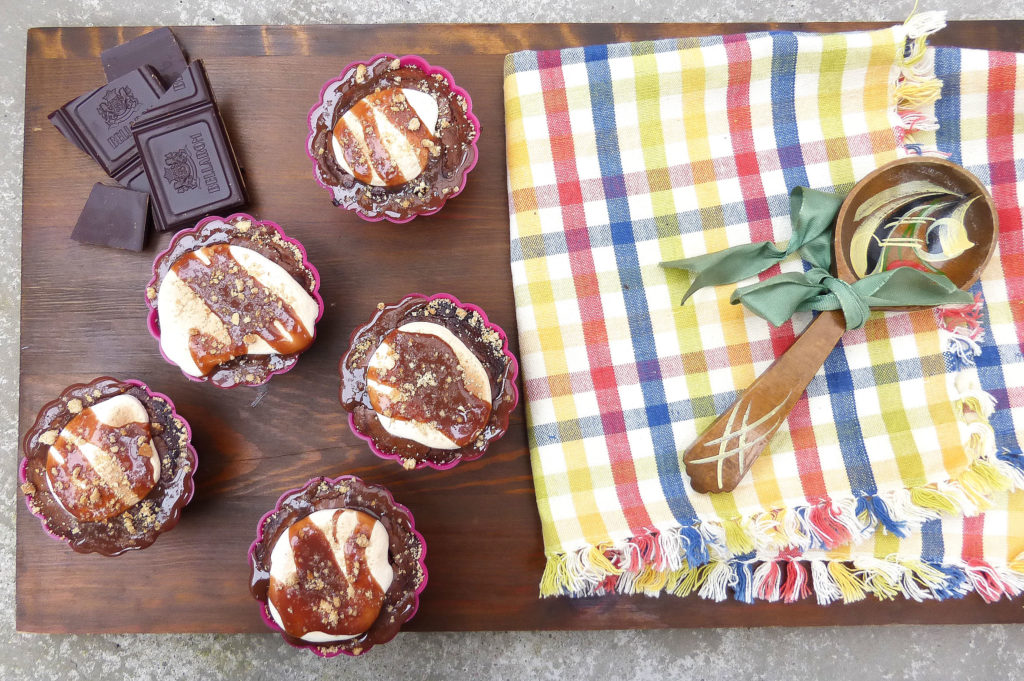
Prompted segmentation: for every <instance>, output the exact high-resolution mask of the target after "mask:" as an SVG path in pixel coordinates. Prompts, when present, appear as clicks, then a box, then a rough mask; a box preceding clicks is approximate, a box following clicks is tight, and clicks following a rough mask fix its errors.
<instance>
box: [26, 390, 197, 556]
mask: <svg viewBox="0 0 1024 681" xmlns="http://www.w3.org/2000/svg"><path fill="white" fill-rule="evenodd" d="M101 381H116V382H117V383H121V384H123V385H131V386H135V387H138V388H142V389H143V390H145V391H146V394H147V395H148V396H149V397H151V398H153V399H158V400H163V401H164V402H166V403H167V406H168V408H170V410H171V418H173V419H175V420H177V421H180V422H181V424H182V425H183V426H184V427H185V434H186V435H187V437H188V445H187V446H186V453H185V456H186V458H187V459H188V461H189V462H190V464H191V469H190V470H189V472H188V474H187V475H186V476H185V482H184V487H183V489H182V494H181V496H180V497H179V498H178V500H177V501H175V503H174V505H173V506H171V511H170V515H169V516H168V517H167V519H166V520H165V521H164V522H163V524H162V525H161V527H160V531H159V532H158V533H157V534H156V535H155V536H154V537H153V541H152V542H149V543H148V544H141V545H135V546H127V547H124V548H122V549H121V550H120V551H115V552H113V553H106V552H102V551H91V550H87V549H85V548H83V547H79V546H75V545H73V544H71V542H70V541H68V539H67V538H65V537H62V536H60V535H59V534H57V533H55V532H54V531H53V530H51V529H50V525H49V520H50V519H49V518H48V517H47V516H45V515H44V514H42V513H36V512H35V511H34V510H33V509H32V498H33V496H34V495H32V494H25V504H26V505H27V506H28V511H29V513H31V514H32V515H34V516H35V517H36V518H38V519H39V523H40V524H41V525H42V526H43V530H45V531H46V534H47V535H49V537H50V538H51V539H54V540H56V541H59V542H61V543H63V544H67V545H68V546H69V547H70V548H71V549H72V550H74V551H77V552H78V553H99V554H100V555H102V556H108V557H113V556H119V555H121V554H123V553H127V552H128V551H137V550H142V549H144V548H147V547H149V546H152V545H153V543H154V542H156V540H157V539H158V538H159V537H160V535H162V534H163V533H165V532H169V531H171V530H173V529H174V528H175V526H177V524H178V521H179V520H180V519H181V509H183V508H185V506H187V505H188V503H189V502H190V501H192V497H193V495H194V494H195V480H194V476H195V472H196V468H197V467H198V466H199V454H198V453H197V452H196V449H195V447H193V446H192V427H191V426H190V425H189V423H188V421H186V420H185V418H184V417H182V416H181V415H180V414H178V411H177V410H176V409H175V407H174V402H172V401H171V398H169V397H168V396H167V395H164V394H163V393H158V392H154V391H153V390H151V389H150V387H149V386H148V385H146V384H145V383H143V382H142V381H139V380H136V379H129V380H127V381H122V380H120V379H117V378H114V377H112V376H100V377H98V378H94V379H93V380H91V381H89V382H88V383H75V384H73V385H69V386H68V387H67V388H65V389H64V390H63V391H61V394H60V395H58V396H57V399H54V400H50V401H49V402H47V403H46V404H44V405H43V406H42V408H41V409H40V410H39V414H38V415H37V416H36V420H35V422H34V423H33V424H32V427H31V428H29V429H28V431H27V432H26V433H25V437H24V438H23V439H22V451H23V454H24V450H25V449H27V448H28V441H29V440H30V439H31V437H32V435H33V434H34V433H36V432H37V431H39V430H43V429H44V428H48V427H49V426H43V424H42V418H43V414H45V413H46V412H47V411H49V410H50V409H51V408H53V407H55V406H57V405H58V404H59V403H60V402H61V401H62V400H63V398H64V397H65V396H66V395H67V394H68V393H70V392H72V391H74V390H77V389H79V388H87V387H88V386H91V385H94V384H96V383H99V382H101ZM26 482H28V457H27V456H24V455H23V456H22V458H21V465H20V466H19V467H18V484H19V485H24V484H25V483H26Z"/></svg>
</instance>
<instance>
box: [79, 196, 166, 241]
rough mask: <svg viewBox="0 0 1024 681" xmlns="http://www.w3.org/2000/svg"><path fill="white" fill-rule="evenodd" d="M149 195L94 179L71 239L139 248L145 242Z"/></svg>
mask: <svg viewBox="0 0 1024 681" xmlns="http://www.w3.org/2000/svg"><path fill="white" fill-rule="evenodd" d="M148 214H149V195H148V194H146V193H144V192H136V191H132V190H131V189H124V188H122V187H110V186H107V185H105V184H100V183H99V182H97V183H96V184H95V185H93V188H92V192H90V193H89V200H88V201H86V202H85V208H83V209H82V212H81V214H80V215H79V216H78V222H77V223H76V224H75V229H74V231H72V232H71V238H72V239H74V240H75V241H80V242H81V243H84V244H95V245H97V246H107V247H109V248H124V249H126V250H129V251H141V250H142V247H143V245H145V242H146V217H147V215H148Z"/></svg>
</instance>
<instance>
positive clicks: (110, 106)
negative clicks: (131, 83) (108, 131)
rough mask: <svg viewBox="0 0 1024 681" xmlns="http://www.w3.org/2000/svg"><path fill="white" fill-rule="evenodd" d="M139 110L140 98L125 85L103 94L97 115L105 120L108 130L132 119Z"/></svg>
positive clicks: (97, 108)
mask: <svg viewBox="0 0 1024 681" xmlns="http://www.w3.org/2000/svg"><path fill="white" fill-rule="evenodd" d="M137 108H139V99H138V97H136V96H135V93H133V92H132V89H131V88H130V87H128V86H127V85H125V86H124V87H115V88H111V89H110V90H107V91H106V92H105V93H103V99H102V101H100V103H99V106H97V107H96V113H98V114H99V115H100V116H101V117H102V118H103V120H104V121H105V122H106V124H107V127H108V128H112V127H114V126H115V125H117V124H118V123H124V122H125V121H126V120H128V119H129V118H131V115H132V114H133V113H135V110H136V109H137Z"/></svg>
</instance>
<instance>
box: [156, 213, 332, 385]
mask: <svg viewBox="0 0 1024 681" xmlns="http://www.w3.org/2000/svg"><path fill="white" fill-rule="evenodd" d="M236 218H240V219H243V220H249V221H251V222H252V223H253V224H254V225H261V226H265V227H270V228H272V229H273V230H274V231H276V232H277V233H278V234H279V235H280V236H281V238H282V239H283V240H285V241H287V242H288V243H290V244H292V245H293V246H295V247H296V248H298V249H299V253H301V254H302V266H303V267H304V268H305V269H306V270H308V271H309V272H310V274H312V275H313V290H312V291H310V295H312V296H313V299H314V300H316V304H317V310H318V311H317V315H316V321H314V322H313V334H312V335H313V340H312V341H311V342H310V344H309V347H313V343H315V342H316V325H317V324H318V323H319V322H320V319H321V318H323V316H324V300H323V298H321V297H320V272H319V270H317V268H316V267H314V266H313V265H312V263H310V262H309V257H308V256H307V254H306V248H305V247H304V246H303V245H302V244H301V243H300V242H299V241H297V240H296V239H293V238H291V237H290V236H288V235H287V234H285V233H284V230H283V229H281V226H280V225H278V224H277V223H276V222H272V221H270V220H257V219H256V218H254V217H253V216H251V215H249V214H248V213H232V214H231V215H229V216H228V217H226V218H222V217H217V216H215V215H211V216H210V217H207V218H203V219H202V220H200V221H199V223H198V224H197V225H196V226H195V227H192V228H189V229H183V230H181V231H180V232H178V233H177V234H175V235H174V238H173V239H171V243H170V244H168V245H167V248H165V249H164V250H163V251H161V252H160V254H159V255H157V256H156V258H155V259H154V260H153V278H152V279H150V280H149V283H148V284H147V285H146V289H147V290H149V289H150V288H154V287H158V286H159V284H160V282H159V279H160V272H159V267H160V261H161V260H163V258H164V257H165V256H166V255H167V254H168V253H170V252H171V251H173V250H174V247H175V246H176V245H177V244H178V241H180V240H181V239H182V238H184V237H185V236H187V235H196V234H198V233H199V232H200V231H201V230H202V229H203V227H205V226H206V225H208V224H209V223H211V222H223V223H228V222H230V221H231V220H234V219H236ZM144 297H145V298H146V307H148V308H149V317H148V318H147V325H148V327H149V333H150V335H152V336H153V338H155V339H156V346H157V349H158V350H159V351H160V356H161V357H163V358H164V361H165V362H167V363H168V364H170V365H172V366H178V365H177V364H175V363H174V362H172V361H171V359H170V358H169V357H168V356H167V355H166V354H165V353H164V350H163V346H161V345H160V316H159V314H158V312H157V309H156V307H155V303H156V301H155V300H150V299H149V296H144ZM306 349H307V350H308V349H309V348H306ZM303 352H305V350H303ZM299 354H300V355H301V354H302V353H299ZM296 364H298V357H296V358H295V361H294V362H292V363H291V364H289V365H288V366H286V367H283V368H281V369H275V370H274V371H271V372H270V373H269V374H267V377H266V378H265V379H264V380H262V381H259V382H255V383H245V382H239V383H235V384H234V385H229V386H223V385H218V384H216V383H213V382H212V381H210V379H209V378H207V377H206V376H192V375H191V374H186V373H185V372H184V371H182V372H181V375H182V376H184V377H185V378H187V379H188V380H190V381H192V382H194V383H213V385H215V386H217V387H218V388H222V389H229V388H237V387H240V386H246V387H255V386H259V385H263V384H264V383H266V382H267V381H269V380H270V379H271V378H273V377H274V376H277V375H278V374H285V373H288V372H289V371H291V370H292V369H294V368H295V365H296Z"/></svg>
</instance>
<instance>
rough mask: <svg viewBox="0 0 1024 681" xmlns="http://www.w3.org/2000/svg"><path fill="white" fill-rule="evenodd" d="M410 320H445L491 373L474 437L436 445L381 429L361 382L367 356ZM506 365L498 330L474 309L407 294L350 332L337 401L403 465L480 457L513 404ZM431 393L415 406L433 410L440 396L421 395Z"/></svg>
mask: <svg viewBox="0 0 1024 681" xmlns="http://www.w3.org/2000/svg"><path fill="white" fill-rule="evenodd" d="M409 322H432V323H435V324H440V325H442V326H444V327H445V328H446V329H448V330H449V331H451V332H452V333H453V334H454V335H455V336H456V337H457V338H458V339H459V340H461V341H462V342H463V343H465V345H466V347H467V348H469V350H470V352H472V353H473V354H474V355H476V357H477V359H479V360H480V363H481V364H482V365H483V368H484V371H485V372H486V373H487V376H488V378H489V379H490V384H491V408H490V414H489V416H488V418H487V420H486V424H485V425H484V426H483V428H482V429H481V430H479V431H478V433H477V435H476V437H474V438H473V439H472V440H471V441H470V442H468V443H467V444H465V445H463V446H461V447H460V448H459V449H453V450H449V449H435V448H431V447H427V446H426V445H422V444H420V443H418V442H415V441H413V440H408V439H405V438H400V437H396V436H394V435H392V434H391V433H389V432H388V431H386V430H385V429H384V427H383V426H382V425H381V423H380V420H379V419H378V418H377V413H376V412H375V411H374V408H373V404H372V402H371V400H370V396H369V393H368V391H367V387H366V380H367V366H368V364H369V361H370V357H371V356H372V355H373V353H374V351H375V350H376V349H377V347H378V346H379V345H380V344H381V341H383V340H384V339H385V338H386V337H387V336H388V335H389V334H391V333H392V331H394V330H395V329H397V328H399V327H400V326H402V325H404V324H406V323H409ZM511 365H512V363H511V358H510V356H509V355H508V354H507V353H506V351H505V348H504V342H503V339H502V337H501V335H500V334H499V333H498V332H497V331H495V330H494V329H493V328H491V327H489V326H488V325H487V324H486V323H485V322H484V320H483V318H482V317H481V316H480V315H479V314H478V313H477V312H475V311H474V312H469V311H467V310H466V309H464V308H461V307H459V306H457V305H456V304H455V302H453V301H452V300H449V299H445V298H438V299H434V300H427V299H426V298H423V297H421V296H409V297H407V298H405V299H404V300H402V301H401V302H399V303H397V304H395V305H390V306H386V307H383V308H382V309H380V310H379V311H378V312H377V314H375V315H374V317H373V319H371V320H370V322H369V323H367V324H365V325H364V326H361V327H359V328H358V329H356V330H355V332H354V333H353V335H352V343H351V346H350V347H349V349H348V351H347V352H346V353H345V355H344V356H343V357H342V358H341V363H340V366H339V371H340V373H341V390H340V398H341V404H342V406H343V407H344V408H345V409H346V410H347V411H350V412H352V419H353V424H354V426H355V428H356V430H357V431H358V432H359V433H361V434H363V435H364V436H366V437H369V438H370V439H371V440H372V441H373V443H374V445H375V446H376V447H377V449H379V450H380V451H381V452H383V453H384V454H386V455H392V456H397V457H400V458H401V459H403V462H404V463H406V465H409V463H408V462H412V464H414V465H415V464H419V463H425V462H429V463H430V464H433V465H435V466H447V465H449V464H451V463H453V462H455V461H458V460H460V459H461V460H470V459H475V458H477V457H479V456H480V455H482V454H483V452H484V451H485V450H486V449H487V447H488V445H489V444H490V443H491V442H493V441H494V440H497V439H498V438H500V437H501V436H502V435H504V434H505V431H506V430H508V419H509V414H510V413H511V412H512V409H513V408H514V407H515V383H514V375H513V373H512V371H511ZM431 396H433V397H434V400H433V402H434V404H432V405H427V404H424V405H422V406H421V407H419V408H420V409H424V410H429V412H427V413H431V414H438V413H439V411H440V409H442V408H443V402H442V400H443V399H444V398H443V397H442V398H440V399H438V396H437V395H436V394H434V395H432V394H431V392H430V391H429V390H427V391H424V393H423V394H422V396H421V399H422V401H423V402H426V400H427V399H429V398H430V397H431ZM435 410H436V411H435Z"/></svg>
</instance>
